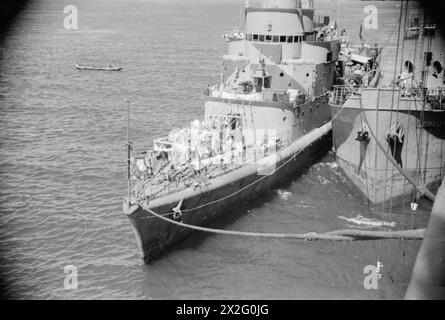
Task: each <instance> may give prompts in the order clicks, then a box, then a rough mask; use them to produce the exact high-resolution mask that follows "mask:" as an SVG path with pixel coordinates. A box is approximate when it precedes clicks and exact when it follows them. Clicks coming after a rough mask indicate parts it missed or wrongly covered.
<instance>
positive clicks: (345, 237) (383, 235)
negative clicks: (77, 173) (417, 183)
mask: <svg viewBox="0 0 445 320" xmlns="http://www.w3.org/2000/svg"><path fill="white" fill-rule="evenodd" d="M139 205H140V206H141V207H142V208H143V209H144V210H146V211H147V212H149V213H150V214H152V215H153V216H154V217H156V218H159V219H161V220H164V221H165V222H168V223H171V224H174V225H176V226H178V227H183V228H188V229H192V230H195V231H202V232H208V233H213V234H223V235H232V236H241V237H253V238H272V239H294V240H305V241H306V240H307V241H309V240H311V241H315V240H325V241H359V240H379V239H401V240H422V239H423V237H424V234H425V229H418V230H403V231H367V230H352V229H351V230H337V231H331V232H326V233H316V232H308V233H301V234H298V233H262V232H246V231H233V230H223V229H215V228H206V227H200V226H195V225H191V224H187V223H184V222H179V221H175V220H172V219H170V218H167V217H165V216H163V215H160V214H158V213H156V212H154V211H153V210H151V209H149V208H148V207H147V206H146V205H145V204H142V203H139Z"/></svg>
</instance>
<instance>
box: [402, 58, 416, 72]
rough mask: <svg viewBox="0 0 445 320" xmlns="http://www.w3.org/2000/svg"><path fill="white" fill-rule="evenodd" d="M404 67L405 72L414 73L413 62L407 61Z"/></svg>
mask: <svg viewBox="0 0 445 320" xmlns="http://www.w3.org/2000/svg"><path fill="white" fill-rule="evenodd" d="M404 66H405V71H406V72H408V73H413V71H414V65H413V63H412V62H411V61H409V60H406V61H405V64H404Z"/></svg>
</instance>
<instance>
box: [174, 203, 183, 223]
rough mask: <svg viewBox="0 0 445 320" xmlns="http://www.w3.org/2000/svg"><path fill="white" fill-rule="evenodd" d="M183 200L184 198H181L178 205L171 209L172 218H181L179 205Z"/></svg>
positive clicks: (179, 219)
mask: <svg viewBox="0 0 445 320" xmlns="http://www.w3.org/2000/svg"><path fill="white" fill-rule="evenodd" d="M183 200H184V199H181V201H179V203H178V205H177V206H176V207H174V208H173V209H172V211H173V220H175V221H181V220H182V212H181V206H182V201H183Z"/></svg>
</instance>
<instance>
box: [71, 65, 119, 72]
mask: <svg viewBox="0 0 445 320" xmlns="http://www.w3.org/2000/svg"><path fill="white" fill-rule="evenodd" d="M76 69H78V70H97V71H120V70H122V67H113V66H111V65H110V66H108V67H95V66H84V65H80V64H76Z"/></svg>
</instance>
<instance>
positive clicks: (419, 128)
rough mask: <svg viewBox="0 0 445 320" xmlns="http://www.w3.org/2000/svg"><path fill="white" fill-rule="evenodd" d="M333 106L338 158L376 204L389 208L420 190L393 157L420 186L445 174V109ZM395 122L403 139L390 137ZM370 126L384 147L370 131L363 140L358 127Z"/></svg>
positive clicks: (433, 182)
mask: <svg viewBox="0 0 445 320" xmlns="http://www.w3.org/2000/svg"><path fill="white" fill-rule="evenodd" d="M331 110H332V115H333V116H335V115H336V114H337V113H339V112H340V113H339V114H338V116H335V117H334V120H333V124H332V127H333V145H334V149H335V151H336V159H337V163H338V165H339V167H340V168H341V169H342V171H343V172H344V173H345V175H346V176H347V177H348V179H349V180H350V181H351V182H352V183H353V184H354V185H355V186H356V187H357V188H358V189H359V190H360V191H361V193H362V194H363V195H364V196H365V197H366V198H367V199H368V200H369V201H370V202H371V203H372V204H374V205H379V206H380V205H381V206H382V207H383V209H385V208H389V207H391V206H393V205H400V204H401V203H406V202H411V201H413V200H414V199H416V198H418V196H420V195H421V194H420V193H419V192H418V191H416V188H415V187H414V186H413V184H411V183H410V182H409V181H408V180H407V179H406V178H405V176H404V175H403V174H402V173H401V172H400V170H398V169H397V167H396V166H394V165H393V162H395V163H397V164H398V166H399V167H400V168H401V169H402V170H403V173H404V174H405V175H407V176H408V177H409V178H410V179H411V180H412V181H414V182H415V183H416V184H417V185H418V186H426V187H427V188H430V187H431V186H433V185H435V184H438V183H440V181H441V180H442V178H443V177H444V166H445V163H444V160H445V111H444V110H425V111H420V110H419V111H417V110H409V109H408V110H406V109H405V110H403V109H401V110H399V111H398V112H394V111H391V110H390V109H388V108H378V109H376V108H374V109H371V108H364V109H362V108H360V107H357V108H354V107H349V106H347V107H345V108H343V107H341V106H338V105H331ZM365 118H366V120H367V121H368V123H369V125H370V128H368V127H367V124H366V123H365ZM395 126H396V127H398V128H401V131H399V132H401V133H402V134H401V138H396V139H390V138H389V137H388V133H389V132H390V130H391V127H392V128H395ZM366 130H367V131H372V132H373V133H374V135H375V136H376V138H377V139H378V142H379V143H380V146H382V147H383V148H384V149H385V152H383V151H382V149H381V148H380V147H379V146H378V144H377V143H376V141H375V140H374V137H373V136H372V135H371V134H370V133H369V141H368V142H366V141H360V139H359V131H366ZM390 158H392V159H390ZM391 160H392V161H391Z"/></svg>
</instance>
